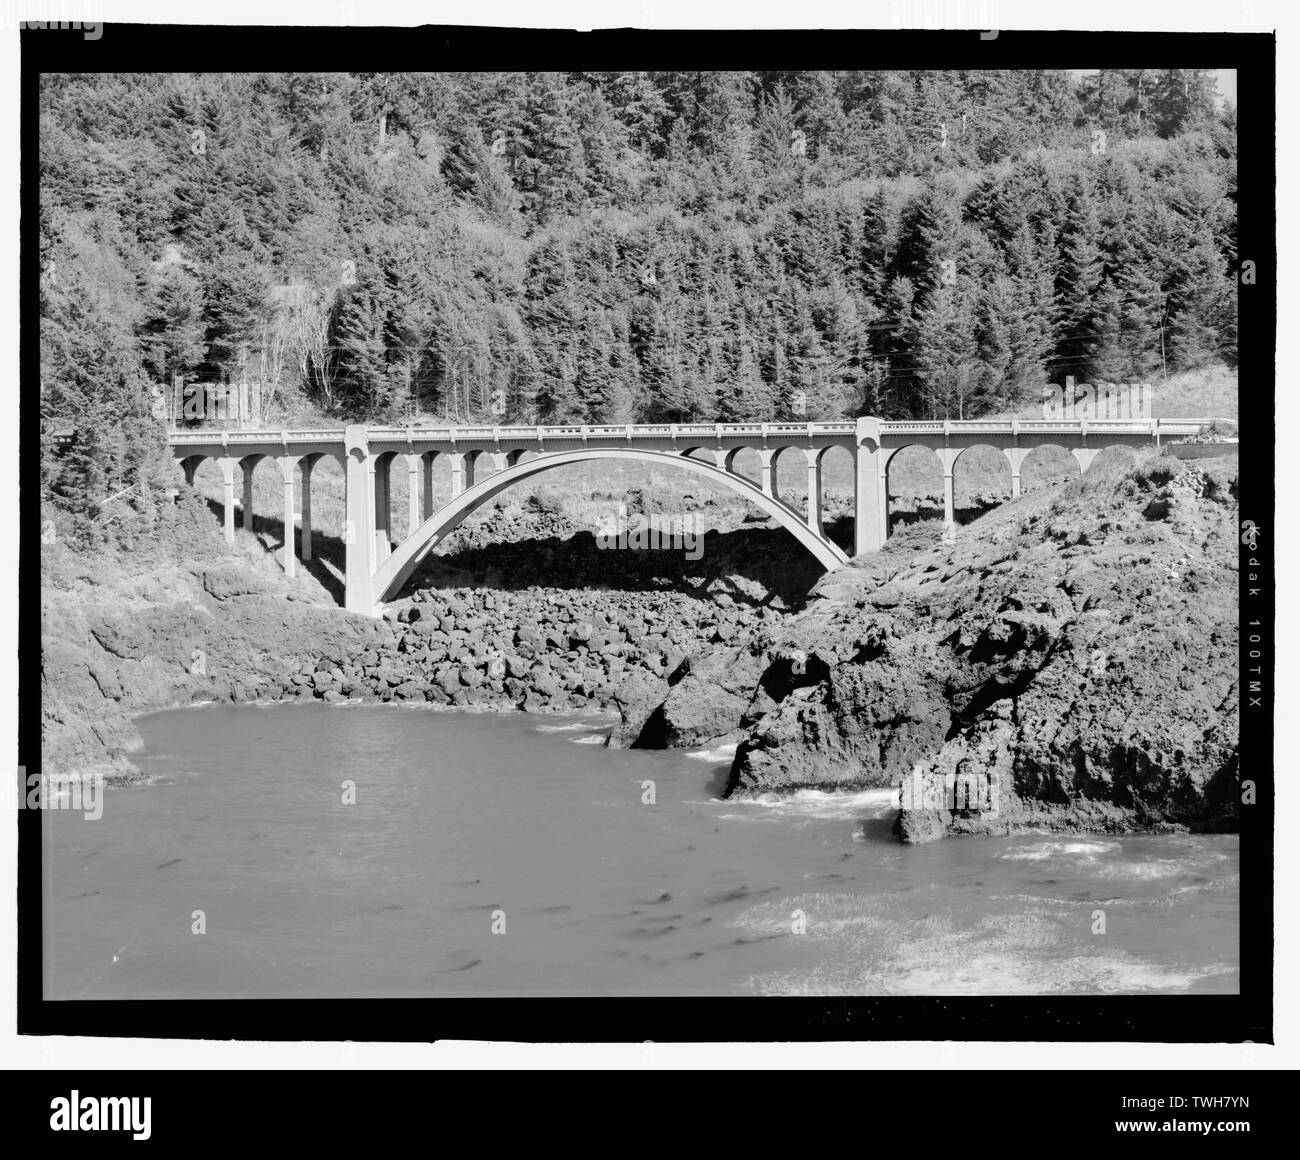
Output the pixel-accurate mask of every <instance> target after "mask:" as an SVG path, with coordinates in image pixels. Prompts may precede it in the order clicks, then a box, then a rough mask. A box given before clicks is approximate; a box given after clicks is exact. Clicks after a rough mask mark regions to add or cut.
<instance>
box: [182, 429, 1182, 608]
mask: <svg viewBox="0 0 1300 1160" xmlns="http://www.w3.org/2000/svg"><path fill="white" fill-rule="evenodd" d="M1207 422H1208V420H1205V419H1142V420H1115V419H1054V420H1028V419H1019V420H1016V419H1012V420H981V419H976V420H965V421H955V420H944V421H942V422H886V421H884V420H881V419H873V418H862V419H857V420H851V421H846V422H838V423H674V424H668V423H661V424H614V425H581V426H548V427H536V426H534V427H469V426H465V427H429V426H410V427H366V426H349V427H339V428H331V429H326V430H292V429H286V430H275V431H272V430H258V431H248V430H233V431H217V430H192V431H175V432H172V433H171V434H170V435H169V439H170V443H171V449H172V454H173V455H174V456H175V458H176V459H177V460H178V461H179V462H180V464H181V466H182V468H183V469H184V472H185V479H186V482H188V483H191V484H192V483H193V482H194V475H195V472H196V471H197V470H198V468H199V466H200V464H202V463H203V462H204V460H207V459H214V460H216V462H217V465H218V466H219V467H220V469H221V473H222V480H223V483H224V487H225V535H226V539H227V540H230V541H233V540H234V537H235V506H236V504H235V487H236V479H237V477H240V476H242V484H243V496H242V499H243V504H242V512H243V526H244V527H246V528H251V527H252V519H253V471H254V469H255V468H256V466H257V464H258V463H259V462H261V460H263V459H273V460H275V462H276V463H277V464H278V465H279V468H280V471H281V476H282V479H283V481H284V526H285V529H286V531H285V539H286V545H285V551H284V554H283V555H284V567H285V571H286V572H288V573H289V574H290V575H292V574H293V572H294V569H295V558H296V556H297V555H298V554H299V553H300V554H301V557H302V559H303V560H310V559H311V555H312V520H311V478H312V469H313V468H314V467H315V465H316V464H317V463H318V462H319V461H320V460H321V459H322V458H323V457H324V456H326V455H331V456H334V458H336V459H337V460H338V461H339V463H340V464H341V465H342V467H343V470H344V475H345V480H346V484H345V486H346V513H347V514H346V518H345V521H344V526H343V527H342V528H341V529H340V532H341V535H342V539H343V542H344V545H345V556H346V566H345V568H344V583H345V606H346V607H347V608H348V609H349V610H351V611H353V612H359V613H364V614H366V615H377V614H379V613H380V612H382V609H383V604H384V602H385V601H387V600H391V599H392V598H393V597H394V596H396V594H397V592H398V591H399V590H400V589H401V587H402V585H403V584H404V583H405V582H406V580H407V578H408V577H409V576H410V575H411V573H412V572H413V571H414V570H415V568H416V566H417V565H418V564H419V562H420V561H421V560H422V559H423V558H424V557H425V556H426V555H427V554H428V553H429V552H430V551H431V550H432V549H433V548H434V547H435V546H436V545H437V544H438V543H440V542H441V541H442V540H443V539H445V538H446V536H447V535H448V534H449V533H450V532H451V531H452V530H453V529H454V528H455V527H456V526H457V525H458V524H459V523H460V522H461V520H463V519H464V518H465V517H466V516H467V515H469V514H470V512H472V511H474V510H475V509H476V508H478V507H480V506H481V505H482V504H484V503H487V502H488V501H489V500H490V499H492V498H493V497H494V496H495V495H497V494H498V493H500V492H501V491H503V490H505V489H506V488H508V487H510V486H511V485H512V484H514V483H517V482H520V481H521V480H524V479H528V478H530V477H532V476H534V475H537V474H538V473H540V472H542V471H547V470H550V469H551V468H555V467H561V466H563V465H565V464H570V463H584V462H590V461H593V460H601V459H608V460H632V461H636V462H641V463H645V464H648V465H659V466H663V465H665V464H668V465H670V466H674V467H680V468H682V469H685V470H687V471H689V472H692V473H694V474H696V475H699V476H703V477H704V478H706V479H712V480H714V481H715V482H718V483H721V484H723V485H724V486H727V487H730V488H732V489H733V490H734V491H737V492H738V493H740V494H741V495H743V496H744V497H745V498H746V499H748V500H749V501H750V502H752V503H754V504H755V505H756V506H757V507H758V508H759V509H760V510H762V511H764V512H766V513H767V514H768V515H769V516H771V517H772V518H773V519H775V520H776V521H777V522H778V523H779V524H780V525H781V526H782V527H784V528H786V529H787V530H788V531H790V532H791V533H792V534H793V535H794V536H795V537H796V538H797V539H798V540H799V541H800V543H802V544H803V545H804V546H805V547H806V548H807V549H808V550H809V551H810V552H812V553H813V555H814V556H816V557H817V559H818V560H819V561H820V562H821V563H822V565H823V566H824V567H825V568H827V569H832V568H836V567H839V566H840V565H841V564H844V563H846V562H847V560H848V556H846V555H845V553H844V552H843V551H842V550H841V549H840V548H839V547H838V546H837V545H836V544H834V543H832V542H831V540H830V539H828V538H827V536H826V535H825V532H824V531H823V528H822V460H823V457H824V456H825V454H826V452H827V451H829V450H830V449H831V448H832V447H843V448H845V449H846V450H847V451H848V452H849V454H850V455H851V456H852V458H853V464H854V494H853V509H854V553H855V554H861V553H862V552H871V551H875V550H877V549H878V548H879V547H880V546H881V545H882V544H883V543H884V541H885V539H886V538H887V536H888V534H889V524H888V513H887V507H886V504H887V497H888V493H889V474H888V473H889V463H890V461H891V460H892V459H893V457H894V456H895V455H896V454H897V453H898V452H899V451H901V450H902V449H903V448H904V447H911V446H921V447H928V448H931V449H932V450H933V451H934V452H935V453H936V454H937V455H938V456H939V460H940V463H941V464H942V467H943V494H944V518H945V520H946V521H947V522H948V523H952V522H953V519H954V513H953V468H954V467H955V465H956V463H957V460H958V459H959V458H960V457H961V455H962V453H963V452H964V451H965V450H966V449H967V448H969V447H973V446H976V445H983V446H991V447H994V448H996V449H998V450H999V451H1001V452H1002V453H1003V455H1005V456H1006V458H1007V460H1008V462H1009V463H1010V465H1011V496H1012V498H1013V499H1014V498H1015V497H1017V496H1018V495H1019V494H1020V468H1021V465H1022V463H1023V462H1024V459H1025V456H1026V455H1028V454H1029V453H1030V452H1031V451H1032V450H1034V448H1036V447H1042V446H1046V445H1055V446H1059V447H1063V448H1065V449H1066V450H1067V451H1069V452H1070V454H1071V455H1072V456H1073V457H1074V459H1075V461H1076V462H1077V463H1078V465H1079V470H1080V471H1081V472H1082V471H1086V470H1087V469H1088V467H1089V466H1090V465H1091V463H1092V461H1093V459H1094V458H1095V457H1096V456H1097V455H1098V454H1099V453H1100V452H1101V451H1102V450H1104V449H1105V448H1107V447H1113V446H1123V447H1140V446H1146V445H1151V444H1154V445H1156V446H1159V444H1160V441H1161V440H1162V439H1167V438H1170V437H1175V438H1176V437H1178V436H1183V435H1191V434H1195V433H1196V432H1197V431H1198V430H1200V429H1201V427H1203V426H1204V425H1205V424H1206V423H1207ZM795 449H797V450H799V451H801V452H802V453H803V455H804V456H805V460H806V463H807V469H808V497H809V502H808V510H807V513H806V514H803V513H800V512H799V511H797V510H796V509H795V508H793V507H791V506H790V505H789V504H787V503H786V502H784V501H783V500H782V499H781V497H780V496H779V495H778V493H777V479H776V460H777V457H778V456H779V455H780V454H781V452H783V451H786V450H795ZM745 450H753V451H756V452H757V453H758V457H759V465H760V470H759V478H758V479H756V480H754V479H750V478H749V477H747V476H744V475H741V474H740V473H739V472H737V470H736V468H735V460H736V456H737V455H738V454H739V453H740V452H741V451H745ZM700 452H707V453H708V454H709V457H710V459H711V462H710V461H709V460H706V459H704V458H702V457H700V456H699V454H698V453H700ZM399 455H400V456H402V457H403V458H404V461H405V463H406V469H407V472H408V476H409V482H410V488H409V504H410V509H409V515H410V522H409V524H408V527H410V528H412V529H414V530H413V531H412V532H411V533H410V535H408V536H407V538H406V539H405V540H404V541H403V542H402V543H400V544H394V543H393V538H392V527H393V522H392V505H391V502H390V480H391V475H392V465H393V462H394V461H395V460H396V458H397V457H398V456H399ZM439 455H443V456H446V457H447V459H448V461H449V463H450V467H451V494H450V495H449V496H447V497H446V498H445V499H444V500H443V501H442V502H441V503H435V499H434V494H433V462H434V459H435V458H436V457H437V456H439ZM525 456H531V458H525ZM485 457H486V460H485ZM484 461H485V462H487V463H489V464H491V466H492V468H493V474H492V475H489V476H488V477H487V478H485V479H482V480H478V479H477V478H476V474H477V467H478V465H479V463H480V462H484ZM295 487H298V488H300V490H301V512H302V516H301V521H302V522H301V534H300V537H299V553H295V551H294V550H293V544H292V542H291V540H290V537H291V536H292V530H293V528H294V523H295V502H294V501H295V496H294V490H295Z"/></svg>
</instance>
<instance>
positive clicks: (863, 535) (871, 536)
mask: <svg viewBox="0 0 1300 1160" xmlns="http://www.w3.org/2000/svg"><path fill="white" fill-rule="evenodd" d="M879 437H880V422H879V420H877V419H866V418H864V419H859V420H858V421H857V431H856V438H855V439H854V446H853V554H854V555H855V556H860V555H862V553H863V552H878V551H879V550H880V547H881V545H882V544H883V543H884V542H885V525H884V523H883V522H882V521H881V518H880V515H881V504H880V496H881V492H882V491H883V490H884V466H883V460H884V457H883V456H882V455H881V454H880V446H879V442H878V440H879Z"/></svg>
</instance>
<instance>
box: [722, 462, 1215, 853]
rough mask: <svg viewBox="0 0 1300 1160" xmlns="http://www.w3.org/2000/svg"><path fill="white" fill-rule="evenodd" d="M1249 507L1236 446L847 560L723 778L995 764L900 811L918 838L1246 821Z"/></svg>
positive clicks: (1113, 474) (835, 778) (857, 777)
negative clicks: (961, 798)
mask: <svg viewBox="0 0 1300 1160" xmlns="http://www.w3.org/2000/svg"><path fill="white" fill-rule="evenodd" d="M1235 513H1236V468H1235V463H1232V462H1230V461H1227V460H1197V461H1192V462H1181V461H1179V460H1175V459H1171V458H1166V457H1150V458H1147V459H1146V460H1145V461H1143V462H1142V463H1140V464H1139V465H1138V466H1137V467H1136V468H1125V467H1122V466H1118V465H1102V464H1099V465H1098V467H1097V469H1095V470H1094V471H1092V472H1089V474H1088V475H1086V476H1084V477H1083V478H1082V479H1079V480H1076V481H1073V482H1070V483H1067V484H1062V485H1059V486H1057V487H1055V488H1051V489H1048V490H1046V491H1044V492H1042V493H1040V494H1037V495H1034V496H1031V497H1026V498H1024V499H1022V500H1021V501H1019V502H1018V503H1015V504H1011V505H1008V506H1006V507H1005V508H1002V509H999V510H998V511H996V512H994V513H992V514H990V515H988V516H986V517H985V518H984V519H983V520H982V521H980V522H979V523H978V524H975V525H972V526H971V527H969V528H966V529H963V530H962V531H961V532H960V533H959V536H958V538H957V539H956V542H954V543H943V542H939V541H936V540H934V539H931V540H930V542H928V543H926V542H924V540H922V539H921V537H920V536H919V535H918V536H915V537H912V536H907V535H905V536H901V537H899V539H898V540H897V541H891V543H890V545H889V546H888V547H887V548H886V549H885V551H883V552H881V553H879V554H878V555H876V556H874V557H871V558H867V559H864V560H863V561H861V562H859V563H856V564H855V565H853V566H852V567H849V568H845V569H843V570H841V571H839V572H837V573H833V574H831V575H830V576H828V577H826V579H825V580H824V581H823V582H822V583H821V584H820V585H819V586H818V588H817V589H816V590H815V591H814V593H813V596H814V599H813V601H812V603H811V604H810V605H809V607H808V608H807V609H806V610H805V611H804V612H803V613H801V614H799V615H797V616H795V617H792V618H790V619H789V620H788V621H787V622H786V624H785V625H784V632H785V634H786V639H787V640H788V641H789V644H790V646H791V647H798V648H802V649H804V650H806V652H807V658H808V659H807V661H806V663H805V664H804V666H803V668H804V670H805V672H804V674H803V676H802V678H798V679H792V678H791V677H789V676H787V675H785V674H784V670H783V668H782V667H781V666H782V665H783V664H784V663H785V662H774V664H773V665H772V666H771V667H770V668H769V669H768V671H767V672H766V673H765V675H764V681H765V682H766V683H767V685H768V687H769V689H771V690H773V691H774V692H775V693H777V694H780V695H778V696H777V697H776V699H777V704H776V705H775V707H774V708H773V709H772V710H771V711H770V712H768V713H767V714H765V715H764V716H763V717H762V718H761V719H760V720H758V721H757V722H756V723H754V725H753V726H752V727H751V728H750V730H749V731H748V733H747V734H746V736H745V738H744V740H743V741H742V742H741V744H740V746H739V748H738V749H737V753H736V757H735V761H734V765H733V768H732V771H731V775H730V780H729V785H728V792H730V793H738V794H739V793H755V792H763V791H773V790H777V791H780V790H790V789H795V788H799V787H805V786H817V787H820V788H831V787H841V786H859V787H865V786H888V785H900V786H902V784H903V783H904V781H906V780H908V779H913V778H920V779H922V780H927V779H928V780H929V781H931V782H934V781H936V780H937V781H938V782H940V783H946V784H949V785H950V784H951V783H952V782H953V780H954V778H957V777H958V776H959V775H960V776H966V775H967V774H970V775H974V774H976V773H978V774H981V775H984V776H988V775H992V776H994V777H996V778H997V780H998V783H999V793H1000V797H999V801H998V804H997V806H996V808H994V809H992V810H984V811H981V810H977V809H966V808H958V809H953V808H947V809H940V810H933V809H926V808H916V809H911V810H905V811H904V813H903V816H902V818H901V820H900V827H899V829H900V833H901V836H902V837H903V838H904V839H905V840H908V841H923V840H929V839H932V838H934V837H939V836H942V835H943V834H946V833H959V832H1006V831H1007V830H1009V829H1013V828H1015V827H1017V826H1021V825H1052V826H1071V827H1078V828H1083V829H1117V830H1118V829H1132V828H1143V827H1156V826H1165V825H1179V826H1186V827H1189V828H1195V829H1220V828H1229V827H1231V826H1233V825H1234V824H1235V821H1234V819H1235V816H1236V812H1235V807H1234V803H1235V800H1236V790H1235V785H1236V779H1237V728H1238V691H1239V690H1238V684H1237V623H1236V617H1237V588H1236V584H1237V547H1236V535H1235V526H1236V515H1235ZM998 775H1000V776H998ZM950 804H951V803H950Z"/></svg>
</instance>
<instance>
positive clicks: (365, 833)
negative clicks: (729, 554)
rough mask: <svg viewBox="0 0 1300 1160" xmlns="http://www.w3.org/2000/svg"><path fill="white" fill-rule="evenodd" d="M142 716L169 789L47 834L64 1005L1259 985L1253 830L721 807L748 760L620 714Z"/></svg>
mask: <svg viewBox="0 0 1300 1160" xmlns="http://www.w3.org/2000/svg"><path fill="white" fill-rule="evenodd" d="M139 724H140V729H141V732H142V733H143V735H144V737H145V740H146V743H147V747H148V748H147V752H145V753H144V754H143V755H141V756H140V758H139V759H138V763H139V764H140V766H141V768H142V769H143V770H144V771H145V772H146V773H148V774H150V775H151V782H150V783H149V784H146V785H141V786H133V787H128V788H123V789H117V790H109V791H107V795H106V800H105V802H104V810H103V816H102V817H101V818H100V819H99V820H97V821H90V820H87V819H85V818H83V817H82V816H81V815H80V814H78V813H74V812H71V811H49V812H47V813H46V814H45V816H44V823H45V843H44V846H45V889H46V895H45V898H46V904H45V905H46V929H45V955H46V971H45V974H46V993H47V995H49V996H50V997H51V998H76V997H113V998H117V997H149V996H160V997H161V996H184V997H204V996H339V997H350V996H363V995H372V996H374V995H390V996H391V995H450V994H476V995H504V994H512V995H515V994H541V995H555V994H584V995H585V994H636V995H651V994H746V993H749V994H753V993H763V994H875V995H879V994H901V995H913V994H954V995H955V994H1049V993H1180V992H1219V993H1235V992H1236V990H1237V987H1238V973H1237V961H1238V954H1237V945H1238V934H1237V889H1238V878H1237V871H1238V840H1237V838H1236V837H1235V836H1215V837H1202V836H1197V837H1182V836H1156V837H1126V838H1111V837H1088V836H1085V837H1078V836H1062V835H1056V834H1041V833H1035V834H1025V835H1020V836H1017V837H1014V838H967V839H960V840H953V841H945V842H939V843H935V844H933V845H928V846H920V847H907V846H902V845H900V844H899V843H898V842H897V840H896V839H894V838H893V837H892V836H891V834H890V826H891V825H892V822H893V818H894V803H895V801H896V795H895V793H894V792H893V791H888V790H873V791H868V792H865V793H859V794H822V793H817V792H804V793H800V794H799V795H798V796H796V797H794V798H780V799H777V798H762V799H759V800H756V801H745V802H739V801H720V800H718V799H717V796H716V795H717V793H718V792H719V790H720V788H721V785H722V783H723V779H724V776H725V769H726V763H727V761H728V755H727V754H726V753H724V752H712V753H708V752H704V753H698V754H692V755H688V754H684V753H680V752H679V753H647V752H632V751H619V750H606V749H604V748H602V747H601V745H600V742H601V740H602V739H603V732H602V731H601V728H602V722H601V721H600V720H599V719H593V718H582V719H557V718H544V719H540V720H539V719H538V718H536V717H531V716H524V715H515V714H487V713H483V714H475V713H448V712H436V711H432V710H428V709H417V708H409V707H402V706H392V705H367V706H331V707H327V706H323V705H289V706H278V705H277V706H266V707H258V706H244V707H238V708H232V707H229V706H220V707H216V706H208V707H203V708H196V709H186V710H177V711H174V712H168V713H160V714H155V715H153V716H150V717H146V718H144V719H142V720H141V721H140V723H139ZM349 781H350V782H354V783H355V803H354V804H345V803H344V800H343V799H344V798H345V796H349V791H348V789H347V787H346V786H345V784H344V783H345V782H349ZM651 794H653V804H651V803H650V801H649V799H650V797H651ZM195 911H202V912H203V914H202V919H203V922H204V924H205V927H206V931H205V933H202V934H198V933H194V932H193V927H194V926H195V924H196V922H197V921H198V920H196V918H195V917H194V912H195ZM1097 911H1102V912H1104V919H1105V933H1094V927H1095V926H1096V925H1097V918H1096V917H1095V912H1097Z"/></svg>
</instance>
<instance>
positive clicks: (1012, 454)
mask: <svg viewBox="0 0 1300 1160" xmlns="http://www.w3.org/2000/svg"><path fill="white" fill-rule="evenodd" d="M1002 454H1003V455H1005V456H1006V457H1007V462H1008V463H1009V464H1011V498H1012V499H1019V498H1020V465H1021V463H1023V462H1024V457H1025V453H1024V450H1023V448H1021V447H1020V446H1019V445H1018V444H1017V445H1013V446H1011V447H1004V448H1003V449H1002Z"/></svg>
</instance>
